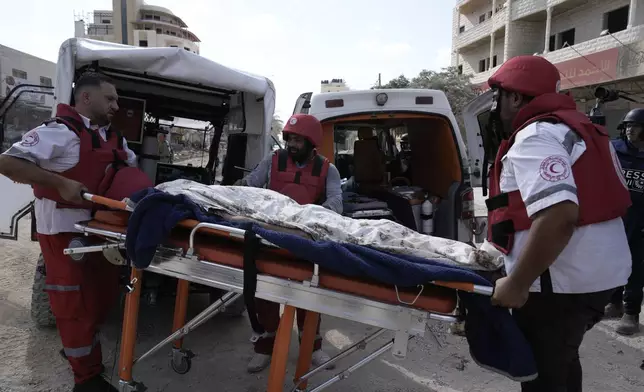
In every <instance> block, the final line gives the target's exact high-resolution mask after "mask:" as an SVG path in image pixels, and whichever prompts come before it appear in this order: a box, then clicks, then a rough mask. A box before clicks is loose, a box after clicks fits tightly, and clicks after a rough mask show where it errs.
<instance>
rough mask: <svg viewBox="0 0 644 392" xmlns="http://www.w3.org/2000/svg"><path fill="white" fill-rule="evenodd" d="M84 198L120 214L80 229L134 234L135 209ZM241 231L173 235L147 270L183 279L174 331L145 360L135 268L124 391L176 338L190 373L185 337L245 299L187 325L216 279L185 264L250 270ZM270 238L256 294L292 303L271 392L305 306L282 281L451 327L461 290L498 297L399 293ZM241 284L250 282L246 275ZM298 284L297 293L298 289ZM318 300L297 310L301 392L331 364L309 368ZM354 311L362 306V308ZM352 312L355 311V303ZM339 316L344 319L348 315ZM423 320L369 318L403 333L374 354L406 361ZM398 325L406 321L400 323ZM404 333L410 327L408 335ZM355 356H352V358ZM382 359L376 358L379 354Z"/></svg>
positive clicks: (183, 226)
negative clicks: (300, 255) (202, 291)
mask: <svg viewBox="0 0 644 392" xmlns="http://www.w3.org/2000/svg"><path fill="white" fill-rule="evenodd" d="M83 197H84V198H85V199H87V200H90V201H92V202H94V203H97V204H101V205H104V206H107V207H110V208H112V209H116V210H120V211H102V210H101V211H97V212H96V214H95V216H94V219H93V220H92V221H89V222H86V223H82V224H79V225H77V227H78V228H79V229H81V230H82V231H84V232H85V233H86V234H88V235H95V236H98V237H102V238H105V239H108V240H110V241H112V242H120V243H122V242H123V241H124V239H125V235H126V227H127V221H128V218H129V211H132V209H131V208H129V206H128V205H127V204H125V203H124V202H119V201H115V200H111V199H106V198H104V197H100V196H95V195H91V194H87V193H86V194H84V196H83ZM239 231H242V232H243V230H239V229H234V228H228V227H225V226H219V225H212V224H205V223H200V222H198V221H196V220H184V221H181V222H179V223H178V224H177V226H176V227H175V229H174V230H173V232H172V233H171V239H170V240H168V242H167V244H165V245H164V247H165V248H164V249H165V250H164V251H161V253H162V254H163V253H164V252H165V254H166V255H165V256H164V255H161V256H157V258H158V259H163V260H164V261H161V262H160V264H159V265H154V263H153V265H151V266H150V267H148V269H147V270H150V271H151V272H155V273H161V274H166V275H169V276H175V277H177V278H178V283H177V295H176V299H175V309H174V320H173V334H172V335H171V336H169V337H168V338H167V339H165V340H164V341H163V342H161V343H159V344H158V345H157V346H155V347H154V348H153V349H151V350H150V351H148V352H147V353H146V354H143V355H142V356H141V357H139V358H138V359H135V355H134V351H135V342H136V330H137V319H138V312H139V302H140V293H141V284H142V270H139V269H136V268H132V272H131V282H130V285H129V286H128V288H129V293H128V294H127V297H126V302H125V311H124V312H125V315H124V319H123V326H122V340H121V350H120V356H119V368H118V370H119V379H120V381H119V386H120V390H121V391H122V392H131V391H137V390H139V389H138V388H139V386H140V385H141V384H139V383H136V382H134V380H133V376H132V368H133V365H134V364H135V363H136V362H138V361H140V360H142V359H144V358H145V357H147V356H149V355H151V354H152V353H154V352H155V351H156V350H157V349H158V348H160V347H161V346H162V345H165V344H167V343H169V342H170V341H171V342H172V345H173V349H172V350H173V360H172V361H171V365H172V367H173V369H174V370H175V371H176V372H178V373H181V374H182V373H186V372H187V371H189V369H190V360H191V356H192V354H191V352H189V351H186V350H184V349H183V347H182V346H183V337H184V336H185V335H186V334H187V333H188V332H190V331H191V330H192V329H194V328H196V327H197V326H199V325H201V324H202V323H203V322H205V321H206V320H207V319H208V318H210V317H212V316H214V314H216V313H217V309H218V308H220V307H222V306H225V305H226V304H229V303H231V302H232V301H234V300H236V299H237V298H239V296H240V295H241V294H239V286H236V291H237V293H235V292H233V291H231V292H229V293H227V294H225V295H224V296H223V297H222V298H221V299H220V300H219V301H217V302H216V303H215V304H213V305H211V306H210V307H209V308H208V309H207V311H208V310H209V309H210V308H212V310H211V311H212V312H213V313H212V314H208V315H207V316H204V318H203V319H199V320H196V319H197V318H199V317H200V316H201V314H200V315H199V316H197V317H195V319H193V320H191V321H190V322H189V323H186V310H187V304H188V295H189V283H190V282H191V281H192V282H196V283H205V284H208V283H209V282H207V281H204V282H202V281H199V280H195V279H191V278H194V276H192V277H191V276H190V271H188V270H184V266H185V265H188V266H189V267H199V268H209V267H216V268H219V269H225V271H226V272H227V273H231V272H232V271H235V272H236V273H237V274H239V273H241V270H242V269H243V247H244V242H243V235H240V233H239ZM262 241H263V245H264V246H262V247H261V250H260V252H259V254H258V256H257V259H256V265H257V269H258V271H259V273H260V274H261V275H260V277H261V278H258V288H257V293H256V295H257V296H258V297H260V296H261V295H267V296H268V297H267V298H266V297H265V298H264V299H268V300H275V301H276V302H281V303H283V304H284V305H285V308H284V313H283V315H282V318H281V320H280V326H279V328H278V331H277V334H276V339H275V346H274V350H273V356H272V360H271V365H270V373H269V378H268V389H267V390H268V392H277V391H282V390H283V385H284V381H285V377H286V376H285V375H286V367H287V356H288V351H289V345H290V342H291V332H292V325H293V321H294V317H295V306H296V305H297V304H296V303H295V302H296V301H295V300H294V299H293V298H291V299H287V300H284V299H283V298H277V297H271V296H270V295H269V294H267V293H270V292H271V289H270V287H273V286H271V285H277V286H279V285H280V284H285V285H287V286H288V287H289V288H293V287H296V286H297V287H299V290H300V292H298V293H297V294H298V295H300V296H301V297H305V296H306V295H309V297H310V294H311V295H312V294H315V293H317V295H319V293H325V294H328V295H329V296H326V297H319V298H322V300H321V302H324V301H333V300H334V299H337V298H336V297H341V298H343V299H342V300H345V301H346V299H349V300H351V301H358V302H359V301H362V302H363V303H364V304H369V305H372V306H375V308H378V309H381V310H382V312H386V311H389V312H391V310H392V309H395V311H396V312H399V311H404V312H406V313H405V314H404V315H403V314H400V315H397V314H396V315H391V313H387V314H389V315H390V316H389V317H388V318H389V319H391V318H392V317H393V318H400V317H401V316H402V319H405V317H408V318H409V319H410V321H409V323H411V318H412V317H411V316H412V314H413V315H414V316H415V315H425V316H426V317H427V319H436V320H441V321H451V322H454V321H457V318H456V317H454V316H452V315H451V313H453V312H454V310H455V308H456V305H457V295H456V291H457V290H463V291H468V292H476V293H479V294H485V295H491V288H489V287H482V286H478V285H473V284H468V283H459V282H431V284H428V285H424V286H419V287H420V290H418V288H413V289H410V288H403V289H399V288H398V287H391V286H387V285H384V284H382V283H379V282H376V281H374V280H371V279H362V278H359V279H356V278H350V277H347V276H343V275H341V274H338V273H335V272H333V271H329V270H326V269H323V268H319V267H318V266H317V265H315V264H313V263H311V262H308V261H305V260H299V259H297V258H295V257H294V256H293V255H292V254H290V253H289V252H288V251H286V250H284V249H280V248H277V247H275V246H274V245H272V244H270V243H268V242H266V241H265V240H262ZM94 251H95V250H94ZM173 252H174V253H173ZM164 265H172V266H174V269H172V268H168V269H167V270H162V268H163V266H164ZM242 276H243V275H242ZM182 278H183V279H182ZM241 279H242V280H243V277H242V278H241ZM260 279H261V282H260ZM236 280H239V278H236ZM284 282H286V283H284ZM262 285H264V286H266V288H265V289H264V291H263V292H262V293H260V286H262ZM277 286H275V287H277ZM213 287H215V286H213ZM297 287H296V288H295V290H298V288H297ZM220 288H222V287H220ZM231 288H232V286H231ZM283 291H284V289H283V287H282V288H280V287H277V290H274V291H273V292H283ZM315 302H320V300H315V301H309V302H308V303H306V302H305V303H300V305H297V306H298V307H302V308H304V309H307V315H306V319H305V326H304V331H303V334H302V337H301V342H300V352H299V357H298V362H297V367H296V372H295V376H294V380H293V382H294V385H295V388H294V389H293V391H297V390H303V389H302V388H306V382H307V380H308V379H309V378H310V377H311V376H312V375H313V374H315V373H317V372H319V371H320V370H322V369H323V368H324V366H326V365H327V364H325V365H322V366H319V367H318V368H316V369H314V370H313V371H309V368H310V366H311V356H312V352H313V343H314V339H315V332H316V331H315V327H316V325H317V322H318V319H319V317H320V313H319V312H317V311H315V310H317V309H313V308H316V307H321V306H322V305H317V304H316V305H313V304H314V303H315ZM294 303H295V304H294ZM338 303H340V302H337V301H336V302H335V304H338ZM379 304H380V305H379ZM302 305H303V306H302ZM363 306H367V305H363ZM353 307H355V305H354V306H353ZM349 308H351V306H350V307H349ZM328 309H330V308H327V311H328ZM334 310H335V309H334ZM204 312H206V311H204ZM345 313H346V312H345ZM202 314H203V313H202ZM383 314H385V313H383ZM336 316H338V314H336ZM339 316H340V317H343V315H339ZM206 317H207V318H206ZM344 318H349V319H353V320H355V321H361V320H360V319H359V317H358V319H356V318H353V317H347V316H346V315H344ZM419 320H420V321H422V323H421V324H422V326H423V328H422V331H420V330H419V329H420V328H419V327H418V325H416V329H415V330H414V328H413V327H411V324H409V325H406V326H404V328H403V327H398V326H395V327H393V324H391V323H392V322H394V321H392V320H387V322H385V323H383V324H380V325H379V324H378V323H377V322H374V321H373V320H363V321H365V323H367V324H372V325H377V326H381V327H382V328H383V329H395V330H396V338H395V339H394V340H392V341H391V342H390V343H388V344H387V345H385V346H383V347H381V348H380V349H379V350H377V351H376V353H374V354H375V355H380V354H381V353H383V352H385V351H387V350H388V349H390V348H392V347H393V351H394V355H398V356H401V357H404V352H406V349H407V341H408V340H409V338H410V335H411V337H413V335H422V333H424V321H423V319H422V317H421V318H419ZM395 322H398V320H397V321H395ZM191 323H192V324H191ZM387 323H388V324H387ZM383 329H381V330H380V331H377V332H376V333H374V334H372V335H371V336H369V337H367V338H366V339H364V340H363V341H362V342H359V343H358V344H356V345H354V347H352V348H350V349H349V350H347V351H351V350H352V349H354V348H355V350H357V349H358V346H359V345H360V343H366V342H368V341H371V340H373V339H375V337H376V336H378V335H379V334H380V332H381V331H382V330H383ZM401 329H405V330H404V331H402V330H401ZM412 330H413V331H415V332H413V331H412ZM360 348H361V347H360ZM355 350H353V351H355ZM353 351H351V352H353ZM403 351H404V352H403ZM351 352H349V354H350V353H351ZM374 354H372V356H373V355H374ZM347 355H348V354H347ZM344 356H346V355H343V354H340V355H338V356H336V357H334V358H333V359H332V360H331V362H335V361H337V360H339V359H340V358H342V357H344ZM374 358H375V356H373V358H371V359H369V360H368V361H367V358H365V360H363V361H362V362H363V363H358V364H356V365H354V367H352V368H350V369H349V370H350V371H353V370H356V369H357V368H359V367H361V366H363V365H364V364H366V363H367V362H369V361H371V360H373V359H374ZM365 361H366V362H365ZM341 378H344V376H343V377H340V375H337V376H336V377H334V378H332V379H331V380H329V381H327V382H326V383H324V384H323V385H321V386H319V387H317V388H316V389H314V391H321V390H322V389H324V388H326V387H327V386H329V385H331V384H333V383H335V382H337V381H339V380H340V379H341Z"/></svg>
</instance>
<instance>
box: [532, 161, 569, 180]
mask: <svg viewBox="0 0 644 392" xmlns="http://www.w3.org/2000/svg"><path fill="white" fill-rule="evenodd" d="M570 172H571V167H570V165H569V164H568V161H567V160H566V158H565V157H562V156H558V155H552V156H549V157H547V158H546V159H544V160H543V161H541V165H540V166H539V175H540V176H541V178H543V179H544V180H546V181H550V182H558V181H562V180H565V179H566V178H568V177H570Z"/></svg>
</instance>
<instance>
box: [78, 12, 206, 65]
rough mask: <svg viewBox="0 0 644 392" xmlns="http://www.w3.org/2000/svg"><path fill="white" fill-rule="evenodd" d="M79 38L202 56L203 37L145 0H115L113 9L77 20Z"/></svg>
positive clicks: (83, 16)
mask: <svg viewBox="0 0 644 392" xmlns="http://www.w3.org/2000/svg"><path fill="white" fill-rule="evenodd" d="M75 19H76V20H75V22H74V23H75V26H74V35H75V37H78V38H81V37H85V38H91V39H96V40H100V41H108V42H115V43H121V44H125V45H133V46H149V47H177V48H183V49H185V50H188V51H190V52H194V53H199V42H200V41H199V38H197V36H196V35H195V34H194V33H192V32H191V31H190V30H188V26H187V25H186V23H185V22H184V21H183V20H182V19H181V18H180V17H178V16H177V15H175V14H174V13H172V11H170V10H169V9H167V8H163V7H158V6H154V5H149V4H146V3H145V2H144V1H143V0H112V10H95V11H94V12H93V13H91V14H90V15H77V16H76V17H75Z"/></svg>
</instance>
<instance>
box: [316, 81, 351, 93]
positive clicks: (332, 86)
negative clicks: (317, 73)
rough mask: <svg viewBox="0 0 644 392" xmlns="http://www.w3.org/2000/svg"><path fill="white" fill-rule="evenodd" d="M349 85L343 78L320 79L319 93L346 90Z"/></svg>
mask: <svg viewBox="0 0 644 392" xmlns="http://www.w3.org/2000/svg"><path fill="white" fill-rule="evenodd" d="M348 90H349V87H348V86H347V82H346V81H345V80H344V79H331V80H330V81H329V80H322V81H321V82H320V92H321V93H336V92H339V91H348Z"/></svg>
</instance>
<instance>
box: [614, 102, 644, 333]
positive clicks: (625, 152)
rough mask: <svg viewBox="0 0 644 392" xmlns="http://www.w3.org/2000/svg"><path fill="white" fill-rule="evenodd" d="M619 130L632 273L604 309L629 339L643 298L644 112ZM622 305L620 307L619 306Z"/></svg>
mask: <svg viewBox="0 0 644 392" xmlns="http://www.w3.org/2000/svg"><path fill="white" fill-rule="evenodd" d="M619 129H620V130H621V131H622V135H621V136H622V137H620V138H619V139H616V140H613V146H614V147H615V150H617V157H618V158H619V162H620V163H621V165H622V170H623V172H624V177H626V184H627V185H628V189H629V190H630V193H631V200H632V202H633V205H632V206H631V208H629V209H628V213H627V214H626V216H625V217H624V227H625V228H626V236H627V237H628V245H629V248H630V250H631V255H632V272H631V276H630V277H629V278H628V282H627V283H626V286H624V288H623V289H622V288H619V289H617V290H615V294H613V298H612V299H611V303H610V304H608V306H606V316H607V317H621V320H620V321H619V323H618V324H617V328H616V329H615V332H617V333H619V334H620V335H633V334H636V333H637V332H638V331H639V330H640V325H639V314H640V312H641V310H642V298H643V297H644V292H643V290H644V249H642V247H643V246H644V241H643V240H642V230H643V229H644V109H633V110H631V111H630V112H628V113H627V114H626V116H625V117H624V119H623V120H622V122H621V124H620V126H619ZM622 301H623V303H622Z"/></svg>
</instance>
